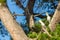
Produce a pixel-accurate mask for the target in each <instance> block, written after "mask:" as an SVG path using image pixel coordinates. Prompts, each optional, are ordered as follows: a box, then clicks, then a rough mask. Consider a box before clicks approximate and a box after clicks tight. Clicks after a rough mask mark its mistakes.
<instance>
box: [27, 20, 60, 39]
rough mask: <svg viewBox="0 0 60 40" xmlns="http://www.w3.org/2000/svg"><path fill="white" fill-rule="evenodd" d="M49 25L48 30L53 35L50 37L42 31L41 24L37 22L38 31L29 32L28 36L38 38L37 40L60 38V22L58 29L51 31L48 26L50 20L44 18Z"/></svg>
mask: <svg viewBox="0 0 60 40" xmlns="http://www.w3.org/2000/svg"><path fill="white" fill-rule="evenodd" d="M42 21H43V22H44V23H45V24H46V25H47V31H48V32H49V33H50V34H51V35H52V37H49V36H48V35H47V34H46V33H44V32H42V31H41V24H39V23H38V24H35V25H36V27H37V29H36V30H38V29H40V30H38V32H29V34H28V37H30V38H37V37H38V38H37V40H60V23H58V24H57V26H56V30H55V31H54V32H51V31H50V30H49V28H48V24H49V23H48V22H47V21H46V19H43V20H42Z"/></svg>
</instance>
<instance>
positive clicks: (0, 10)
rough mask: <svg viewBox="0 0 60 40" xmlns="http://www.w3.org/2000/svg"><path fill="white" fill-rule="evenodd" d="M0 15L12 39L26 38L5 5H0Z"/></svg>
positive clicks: (21, 39)
mask: <svg viewBox="0 0 60 40" xmlns="http://www.w3.org/2000/svg"><path fill="white" fill-rule="evenodd" d="M0 17H1V20H2V22H3V24H4V26H5V27H6V28H7V30H8V31H9V32H10V34H11V36H12V38H13V40H28V38H27V36H26V35H25V33H24V31H23V29H22V28H21V26H20V25H19V24H18V23H17V22H16V21H15V20H14V18H13V17H12V15H11V14H10V12H9V11H8V9H7V8H6V7H0Z"/></svg>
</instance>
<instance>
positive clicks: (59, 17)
mask: <svg viewBox="0 0 60 40" xmlns="http://www.w3.org/2000/svg"><path fill="white" fill-rule="evenodd" d="M59 21H60V3H59V4H58V6H57V9H56V11H55V13H54V15H53V17H52V20H51V22H50V24H49V28H50V30H51V31H54V30H55V28H56V24H57V23H58V22H59Z"/></svg>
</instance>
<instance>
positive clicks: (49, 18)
mask: <svg viewBox="0 0 60 40" xmlns="http://www.w3.org/2000/svg"><path fill="white" fill-rule="evenodd" d="M46 16H47V21H48V22H49V23H50V21H51V17H50V16H49V14H48V13H47V12H46Z"/></svg>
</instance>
